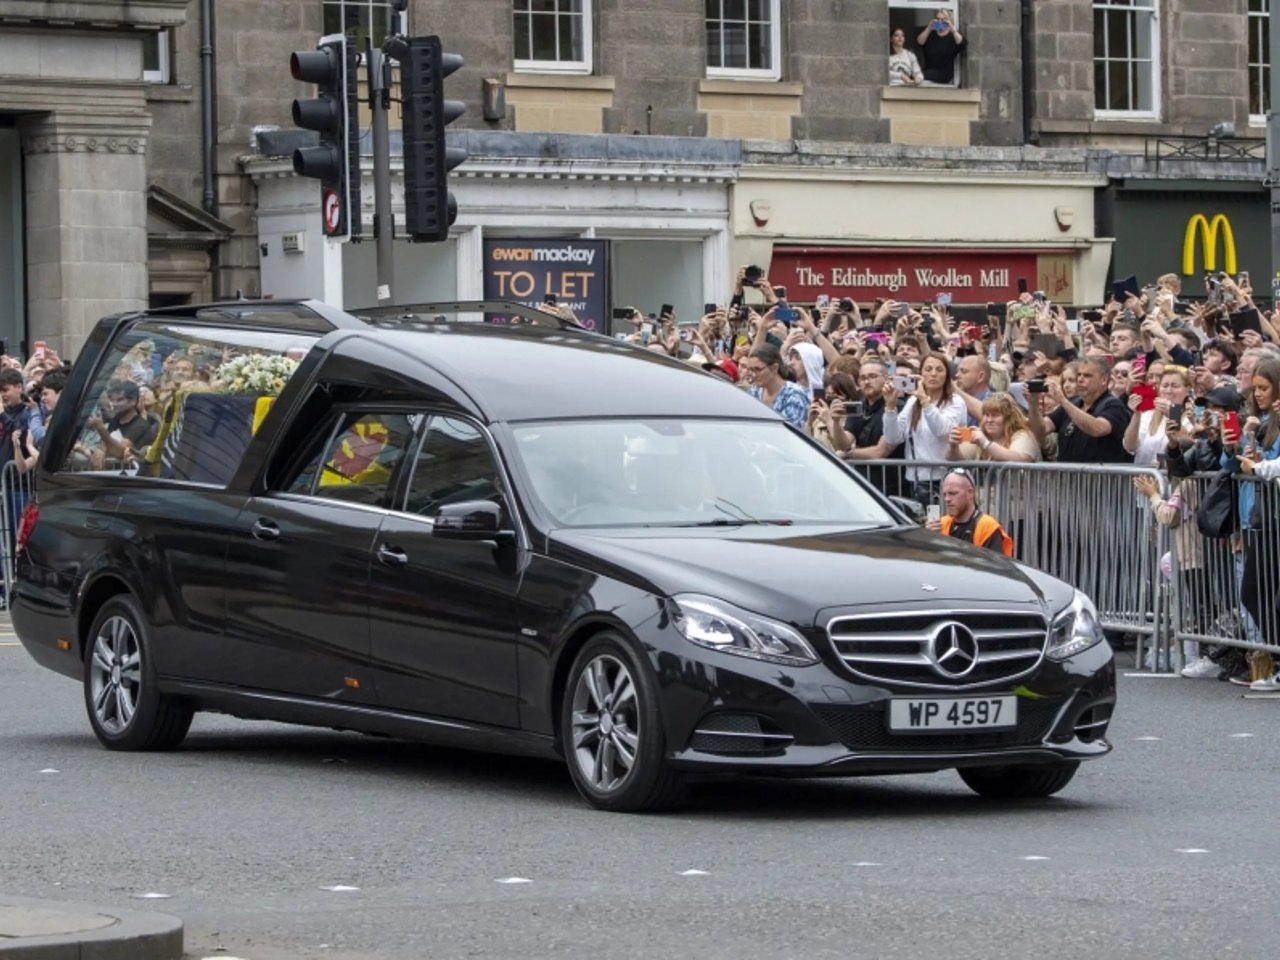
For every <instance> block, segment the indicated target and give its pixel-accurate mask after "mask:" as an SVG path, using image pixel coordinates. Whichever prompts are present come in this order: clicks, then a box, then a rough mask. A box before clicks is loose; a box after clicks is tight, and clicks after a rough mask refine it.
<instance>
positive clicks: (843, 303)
mask: <svg viewBox="0 0 1280 960" xmlns="http://www.w3.org/2000/svg"><path fill="white" fill-rule="evenodd" d="M840 309H841V310H843V311H844V312H845V313H853V301H852V300H851V299H850V298H848V297H841V298H840Z"/></svg>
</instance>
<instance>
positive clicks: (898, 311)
mask: <svg viewBox="0 0 1280 960" xmlns="http://www.w3.org/2000/svg"><path fill="white" fill-rule="evenodd" d="M910 312H911V304H909V303H896V304H894V306H893V315H894V316H895V317H905V316H906V315H907V314H908V313H910Z"/></svg>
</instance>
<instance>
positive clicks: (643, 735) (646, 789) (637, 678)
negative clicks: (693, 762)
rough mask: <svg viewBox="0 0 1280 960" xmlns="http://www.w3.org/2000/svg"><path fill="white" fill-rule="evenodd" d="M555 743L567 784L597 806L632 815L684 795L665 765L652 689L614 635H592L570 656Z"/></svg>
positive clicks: (627, 646) (679, 780) (629, 651)
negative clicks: (566, 772)
mask: <svg viewBox="0 0 1280 960" xmlns="http://www.w3.org/2000/svg"><path fill="white" fill-rule="evenodd" d="M560 740H561V743H562V744H563V745H564V754H565V760H566V761H567V762H568V765H569V774H570V776H572V777H573V783H574V786H576V787H577V788H578V792H579V793H581V794H582V796H583V798H584V799H585V800H586V801H587V802H588V803H590V804H591V805H592V806H593V807H595V808H596V809H597V810H611V811H616V812H623V813H639V812H642V811H646V810H657V809H665V808H669V807H673V806H676V805H677V804H679V803H680V801H682V800H683V799H684V797H685V793H686V789H687V788H686V784H685V781H684V777H682V776H681V775H680V774H679V773H678V772H676V771H674V770H671V769H669V768H668V767H667V765H666V760H665V753H666V744H665V738H664V736H663V724H662V717H661V713H660V707H659V704H658V692H657V686H656V684H655V682H654V680H653V678H652V676H651V675H650V673H649V671H647V670H646V668H645V664H644V662H643V661H642V660H641V658H640V657H638V656H637V655H636V654H635V652H634V651H633V650H632V647H631V645H630V644H628V643H627V641H626V640H625V639H623V637H621V636H620V635H618V634H617V633H614V632H612V631H610V632H606V633H601V634H598V635H597V636H595V637H593V638H592V639H591V640H589V641H588V642H587V644H586V646H584V647H583V648H582V650H581V651H579V653H578V656H577V657H576V658H575V659H574V662H573V668H572V669H571V670H570V671H569V680H568V683H567V684H566V686H565V695H564V702H563V703H562V704H561V709H560Z"/></svg>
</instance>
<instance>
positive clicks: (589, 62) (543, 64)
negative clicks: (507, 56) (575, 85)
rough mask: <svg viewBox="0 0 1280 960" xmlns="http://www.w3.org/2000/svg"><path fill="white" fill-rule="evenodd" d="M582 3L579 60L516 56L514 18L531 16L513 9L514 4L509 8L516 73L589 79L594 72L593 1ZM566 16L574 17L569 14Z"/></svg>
mask: <svg viewBox="0 0 1280 960" xmlns="http://www.w3.org/2000/svg"><path fill="white" fill-rule="evenodd" d="M580 2H581V3H582V14H581V16H582V58H581V59H580V60H525V59H521V58H520V57H517V56H516V53H517V51H516V49H515V23H516V17H518V16H521V15H522V14H525V15H528V16H533V13H532V12H531V11H527V10H526V11H521V10H516V9H515V4H514V2H513V3H512V7H511V65H512V69H513V70H514V71H515V72H516V73H542V74H551V75H559V76H578V77H589V76H591V75H592V74H593V73H594V72H595V50H594V44H593V40H594V33H595V4H594V0H580ZM561 15H562V14H561V13H560V12H559V11H557V12H556V13H555V14H554V16H556V17H560V16H561ZM566 15H567V16H574V15H575V14H573V13H571V12H570V13H569V14H566ZM530 33H531V34H532V24H531V25H530Z"/></svg>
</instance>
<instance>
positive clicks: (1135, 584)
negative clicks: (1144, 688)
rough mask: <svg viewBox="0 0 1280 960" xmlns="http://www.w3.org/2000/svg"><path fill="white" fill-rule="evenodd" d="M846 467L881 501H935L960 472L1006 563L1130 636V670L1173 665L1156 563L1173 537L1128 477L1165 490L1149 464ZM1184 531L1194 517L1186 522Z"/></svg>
mask: <svg viewBox="0 0 1280 960" xmlns="http://www.w3.org/2000/svg"><path fill="white" fill-rule="evenodd" d="M848 463H849V465H850V466H851V467H852V468H853V469H854V470H856V471H857V472H858V473H860V474H862V475H863V476H864V477H866V478H867V479H868V480H869V481H870V482H871V483H872V485H873V486H875V487H877V489H879V490H881V491H882V492H884V493H886V494H889V495H891V496H903V497H908V498H911V499H916V500H919V501H920V502H922V503H925V504H926V505H927V504H932V503H938V504H941V481H942V479H943V478H944V477H945V476H946V474H947V472H948V471H950V470H954V469H956V468H962V469H964V470H965V471H966V472H967V473H968V474H969V475H970V476H971V477H972V478H973V481H974V485H975V488H976V490H977V493H978V508H979V509H980V510H982V511H983V512H984V513H989V514H990V515H991V516H993V517H995V518H996V519H997V520H999V521H1000V523H1001V524H1002V525H1003V526H1004V528H1005V530H1006V531H1007V532H1008V534H1009V535H1010V536H1011V537H1013V540H1014V556H1015V558H1016V559H1017V560H1018V561H1020V562H1022V563H1025V564H1027V565H1028V566H1032V567H1035V568H1037V569H1039V570H1043V571H1044V572H1045V573H1048V574H1050V575H1051V576H1054V577H1057V578H1058V579H1060V580H1065V581H1066V582H1067V583H1070V584H1071V585H1072V586H1074V587H1076V588H1077V589H1079V590H1081V591H1082V592H1084V593H1085V594H1086V595H1088V596H1089V598H1090V599H1092V600H1093V602H1094V604H1095V605H1096V606H1097V608H1098V616H1099V619H1100V620H1101V622H1102V626H1103V628H1104V629H1106V630H1108V631H1111V632H1114V633H1125V634H1131V635H1134V636H1135V637H1136V639H1137V647H1138V663H1139V665H1141V664H1143V663H1144V662H1146V661H1147V660H1148V657H1147V656H1146V655H1145V654H1146V651H1147V649H1148V648H1151V649H1153V650H1154V651H1155V655H1154V656H1152V657H1150V661H1151V666H1152V668H1153V669H1173V668H1181V666H1182V661H1181V649H1180V645H1179V644H1170V640H1171V638H1172V637H1173V636H1174V635H1175V632H1176V620H1175V618H1174V617H1173V615H1172V612H1171V608H1172V606H1173V604H1174V603H1175V602H1176V601H1175V595H1174V591H1173V590H1172V589H1170V588H1169V587H1168V586H1166V584H1164V583H1163V582H1162V576H1161V572H1160V569H1161V559H1162V557H1164V555H1165V554H1166V553H1168V552H1169V551H1170V550H1171V544H1172V540H1173V531H1172V530H1171V529H1170V528H1169V527H1164V526H1160V525H1158V524H1156V523H1155V520H1154V517H1153V516H1152V513H1151V511H1150V509H1149V507H1148V505H1147V501H1146V498H1144V497H1141V496H1139V494H1138V493H1137V491H1136V490H1135V489H1134V486H1133V481H1134V478H1135V477H1150V478H1152V479H1154V480H1155V481H1156V483H1157V484H1158V486H1159V489H1160V490H1161V492H1162V493H1167V490H1168V483H1167V481H1166V480H1165V478H1164V476H1163V474H1162V473H1161V472H1160V471H1159V470H1157V469H1156V468H1154V467H1150V468H1147V467H1132V466H1104V465H1095V464H1058V463H1008V462H999V461H964V462H937V461H933V462H924V461H918V460H914V461H904V460H874V461H873V460H850V461H848ZM1192 523H1193V524H1194V519H1193V520H1192Z"/></svg>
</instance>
